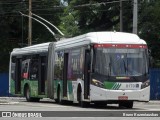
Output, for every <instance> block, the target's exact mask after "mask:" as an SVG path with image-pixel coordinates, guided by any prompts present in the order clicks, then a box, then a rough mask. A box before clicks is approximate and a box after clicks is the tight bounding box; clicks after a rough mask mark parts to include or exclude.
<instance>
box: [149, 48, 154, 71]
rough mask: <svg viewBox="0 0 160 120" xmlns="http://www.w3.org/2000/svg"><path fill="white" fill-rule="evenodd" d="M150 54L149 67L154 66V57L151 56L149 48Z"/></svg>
mask: <svg viewBox="0 0 160 120" xmlns="http://www.w3.org/2000/svg"><path fill="white" fill-rule="evenodd" d="M148 55H149V67H150V68H152V67H153V63H154V60H153V57H152V56H151V50H148Z"/></svg>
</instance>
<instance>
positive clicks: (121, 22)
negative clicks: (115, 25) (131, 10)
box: [120, 0, 123, 32]
mask: <svg viewBox="0 0 160 120" xmlns="http://www.w3.org/2000/svg"><path fill="white" fill-rule="evenodd" d="M122 2H123V0H120V31H121V32H123V6H122Z"/></svg>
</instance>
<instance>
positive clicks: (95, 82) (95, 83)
mask: <svg viewBox="0 0 160 120" xmlns="http://www.w3.org/2000/svg"><path fill="white" fill-rule="evenodd" d="M92 84H93V85H95V86H97V87H101V88H104V84H103V83H102V82H100V81H99V80H96V79H92Z"/></svg>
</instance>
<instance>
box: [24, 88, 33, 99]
mask: <svg viewBox="0 0 160 120" xmlns="http://www.w3.org/2000/svg"><path fill="white" fill-rule="evenodd" d="M25 97H26V100H27V102H31V101H32V98H31V97H30V89H29V87H26V89H25Z"/></svg>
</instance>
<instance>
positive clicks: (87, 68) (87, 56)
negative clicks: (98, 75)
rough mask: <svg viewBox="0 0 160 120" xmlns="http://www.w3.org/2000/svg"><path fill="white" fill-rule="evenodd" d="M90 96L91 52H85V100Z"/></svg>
mask: <svg viewBox="0 0 160 120" xmlns="http://www.w3.org/2000/svg"><path fill="white" fill-rule="evenodd" d="M89 95H90V50H85V63H84V99H89Z"/></svg>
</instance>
